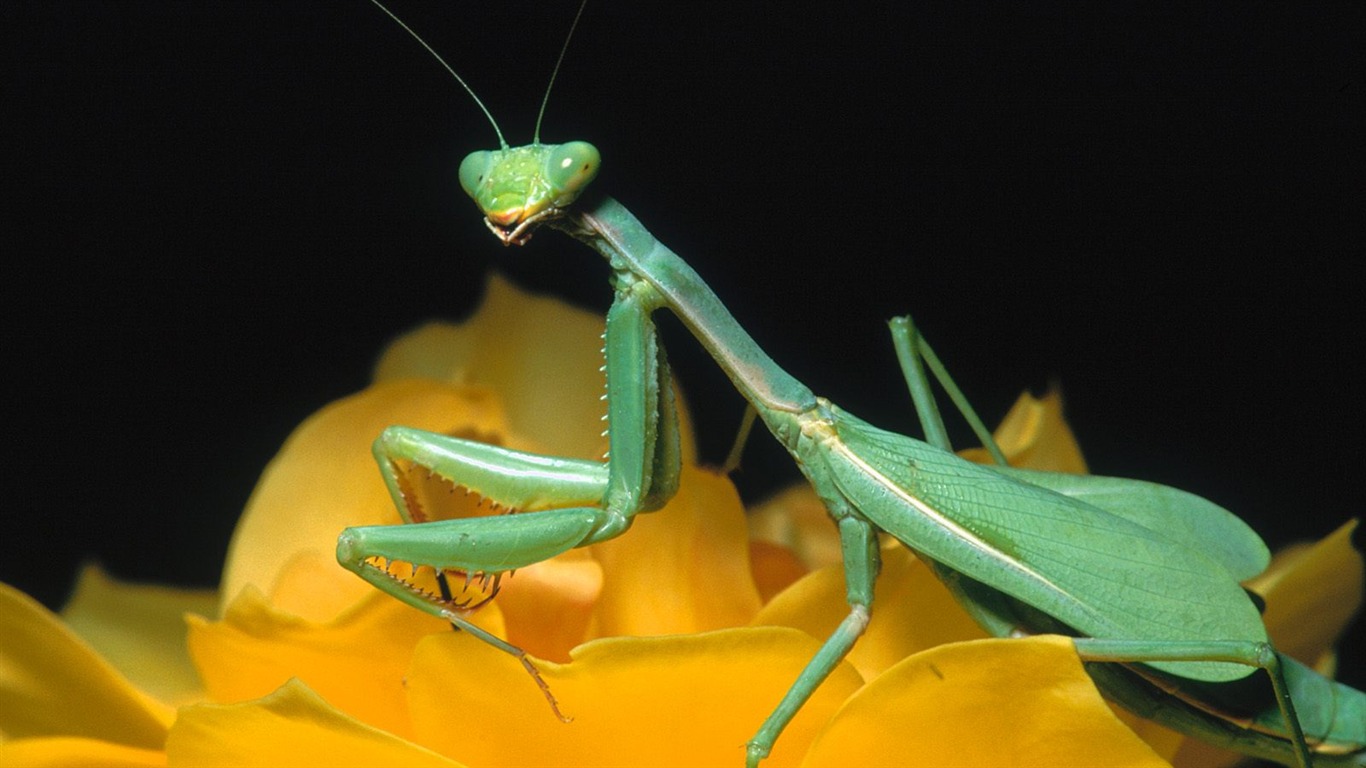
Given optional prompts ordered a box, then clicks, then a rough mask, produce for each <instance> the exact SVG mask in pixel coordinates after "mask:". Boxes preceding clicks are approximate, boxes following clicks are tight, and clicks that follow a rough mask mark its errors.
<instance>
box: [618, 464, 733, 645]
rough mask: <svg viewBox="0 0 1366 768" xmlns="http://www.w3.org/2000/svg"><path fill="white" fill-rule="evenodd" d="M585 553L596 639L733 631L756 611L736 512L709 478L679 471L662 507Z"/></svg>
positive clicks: (727, 486) (724, 489)
mask: <svg viewBox="0 0 1366 768" xmlns="http://www.w3.org/2000/svg"><path fill="white" fill-rule="evenodd" d="M592 552H593V557H594V558H595V559H596V560H597V561H598V562H599V563H601V564H602V568H603V573H604V574H605V575H606V580H605V582H604V584H603V588H602V595H601V597H599V598H598V605H597V614H596V619H597V622H596V628H597V635H598V636H599V637H606V636H612V635H662V634H670V633H678V632H699V631H703V630H708V629H719V628H721V627H734V626H740V625H743V624H745V623H746V622H748V621H749V620H750V619H751V618H752V617H753V616H754V614H755V612H756V611H758V610H759V591H758V589H757V588H756V587H755V586H754V577H753V574H752V572H751V571H750V567H749V541H748V533H747V529H746V526H745V511H744V507H743V506H741V504H740V497H739V495H738V494H737V493H736V492H735V486H734V485H732V484H731V482H730V480H729V479H727V478H724V477H721V476H718V475H716V474H715V473H712V472H707V471H704V470H700V469H696V468H693V467H688V466H684V468H683V478H682V483H681V484H680V486H679V490H678V495H676V496H675V497H674V498H673V500H672V501H670V502H669V503H668V505H667V506H665V507H664V508H663V509H661V510H659V511H657V512H651V513H649V514H643V515H640V516H638V517H637V518H636V520H635V523H634V524H633V525H632V527H631V530H630V532H628V533H627V534H626V535H624V536H621V537H619V538H617V539H613V540H611V541H606V542H603V543H601V544H596V545H594V546H593V548H592Z"/></svg>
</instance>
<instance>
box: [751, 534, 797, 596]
mask: <svg viewBox="0 0 1366 768" xmlns="http://www.w3.org/2000/svg"><path fill="white" fill-rule="evenodd" d="M749 567H750V570H751V571H752V572H753V573H754V586H755V587H757V588H758V590H759V600H760V601H762V602H764V603H767V602H768V601H769V600H772V599H773V598H774V596H776V595H777V594H778V593H780V592H782V591H783V590H784V589H787V588H788V587H790V586H792V585H793V584H796V583H797V580H798V579H800V578H801V577H803V576H805V575H806V573H807V567H806V565H805V564H804V563H803V562H802V561H801V560H799V559H797V556H796V555H794V554H793V553H792V550H790V549H788V548H787V547H783V546H780V545H778V544H774V543H772V542H768V541H763V540H760V539H750V541H749Z"/></svg>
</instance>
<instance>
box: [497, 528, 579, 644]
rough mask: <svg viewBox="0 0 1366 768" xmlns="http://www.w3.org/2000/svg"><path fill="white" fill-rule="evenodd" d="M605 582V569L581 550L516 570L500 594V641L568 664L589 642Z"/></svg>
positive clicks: (506, 581)
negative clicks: (574, 651) (571, 655)
mask: <svg viewBox="0 0 1366 768" xmlns="http://www.w3.org/2000/svg"><path fill="white" fill-rule="evenodd" d="M528 514H535V513H534V512H532V513H528ZM602 580H603V575H602V565H601V564H599V563H598V561H596V560H594V559H592V558H591V557H590V556H589V555H588V553H587V552H585V551H583V550H571V551H569V552H566V553H565V554H563V555H560V556H559V557H555V558H552V559H550V560H547V561H545V562H542V563H536V564H534V565H530V566H527V567H526V568H519V569H517V572H516V573H514V574H511V575H509V576H507V577H505V578H504V579H503V589H502V591H501V592H499V593H498V599H497V604H498V608H499V610H501V611H502V613H503V619H504V622H505V623H506V624H507V635H505V636H504V635H500V637H504V639H506V640H507V641H508V642H510V643H512V644H513V645H516V646H518V647H519V648H521V649H523V650H525V651H526V652H527V653H530V654H531V655H533V656H537V657H539V658H542V659H550V660H552V661H568V660H569V651H570V649H572V648H573V647H574V646H576V645H579V644H580V643H582V642H583V641H584V640H586V639H587V636H588V631H589V626H590V623H591V622H592V620H593V609H594V607H595V606H596V605H597V601H598V596H599V595H600V594H601V593H602Z"/></svg>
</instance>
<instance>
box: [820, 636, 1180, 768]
mask: <svg viewBox="0 0 1366 768" xmlns="http://www.w3.org/2000/svg"><path fill="white" fill-rule="evenodd" d="M803 765H804V766H806V767H807V768H821V767H822V766H850V765H858V766H879V765H887V766H903V765H933V766H937V767H947V766H973V767H974V768H975V767H976V766H984V765H990V766H1009V765H1019V766H1043V765H1047V766H1055V765H1088V766H1091V765H1094V766H1100V765H1104V766H1163V765H1166V763H1165V762H1163V761H1162V759H1161V758H1159V757H1158V756H1157V755H1156V754H1154V753H1153V751H1152V750H1151V749H1149V748H1148V746H1147V745H1146V744H1144V743H1143V742H1142V741H1140V740H1139V739H1138V738H1137V737H1136V736H1134V734H1133V732H1132V731H1130V730H1129V729H1128V728H1126V727H1124V725H1123V724H1121V723H1120V722H1119V721H1118V720H1117V719H1115V717H1114V715H1113V714H1112V713H1111V712H1110V709H1109V707H1107V706H1106V704H1105V702H1104V700H1102V699H1101V697H1100V694H1099V693H1097V692H1096V688H1095V686H1094V685H1092V683H1091V678H1089V677H1087V675H1086V672H1085V671H1084V670H1083V669H1082V666H1081V662H1080V661H1079V660H1078V659H1077V654H1076V652H1075V650H1074V649H1073V647H1072V643H1071V641H1069V640H1068V639H1067V638H1063V637H1057V636H1041V637H1033V638H1029V639H1024V640H996V639H993V640H977V641H973V642H967V643H954V644H951V645H944V646H940V647H938V648H934V649H932V650H929V651H926V652H924V653H920V654H916V655H915V656H912V657H910V658H908V659H906V660H905V661H903V662H902V663H900V664H898V665H897V666H895V667H893V668H892V669H890V670H888V671H887V672H886V673H884V674H883V675H881V676H879V677H878V678H877V679H876V680H873V681H872V682H870V683H869V684H868V685H866V686H864V687H863V689H862V690H860V691H859V692H858V693H856V694H855V695H854V696H853V697H852V698H851V699H850V700H849V701H848V703H846V704H845V705H844V707H843V708H841V709H840V711H839V712H838V713H837V714H836V715H835V717H834V719H833V720H831V722H830V724H829V725H828V726H827V728H826V730H824V731H823V732H822V733H821V734H820V736H819V737H817V739H816V743H815V744H813V745H812V748H811V752H810V754H809V755H808V756H807V760H806V762H805V763H803Z"/></svg>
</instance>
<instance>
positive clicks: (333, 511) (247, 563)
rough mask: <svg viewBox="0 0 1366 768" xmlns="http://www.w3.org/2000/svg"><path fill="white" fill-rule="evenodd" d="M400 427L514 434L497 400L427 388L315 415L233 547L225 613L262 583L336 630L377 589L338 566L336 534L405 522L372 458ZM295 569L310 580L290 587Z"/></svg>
mask: <svg viewBox="0 0 1366 768" xmlns="http://www.w3.org/2000/svg"><path fill="white" fill-rule="evenodd" d="M392 424H403V425H406V426H410V427H417V428H419V429H427V430H431V431H434V432H444V433H459V434H476V433H479V434H500V433H503V432H504V430H505V426H504V422H503V417H502V411H501V407H500V406H499V404H498V401H497V399H496V398H495V397H493V396H492V395H491V394H490V393H488V392H485V391H483V390H477V389H471V388H459V387H454V386H451V385H447V384H441V383H438V382H434V381H424V380H418V379H406V380H401V381H390V382H385V383H382V384H377V385H375V386H373V387H370V388H369V389H366V390H365V391H364V392H361V393H359V394H356V395H352V396H351V397H347V398H343V399H341V400H338V401H336V402H334V403H332V404H331V405H329V406H327V407H326V408H323V409H322V410H321V411H318V412H317V413H315V414H313V415H312V416H310V417H309V418H308V419H307V420H305V421H304V423H303V424H300V425H299V427H298V429H296V430H294V433H293V434H292V435H290V436H289V439H288V440H287V441H286V442H285V444H284V446H283V447H282V448H281V449H280V453H279V454H278V455H276V457H275V458H274V459H273V460H272V461H271V463H270V465H269V466H267V467H266V470H265V473H264V474H263V475H262V476H261V480H260V482H258V483H257V486H256V490H255V491H253V492H252V495H251V499H250V500H249V501H248V502H247V508H246V511H245V512H244V513H243V515H242V520H241V521H240V522H239V523H238V524H237V530H236V531H235V532H234V533H233V539H232V544H231V545H230V546H229V548H228V561H227V564H226V566H225V568H224V572H223V586H222V597H223V601H224V602H223V605H224V606H226V605H227V603H228V602H229V601H231V600H233V599H235V598H236V597H237V595H238V593H240V592H241V591H242V589H243V588H244V587H245V586H247V585H248V584H253V585H255V586H256V587H257V588H258V589H259V590H261V592H262V593H264V594H266V595H268V596H269V597H270V599H271V600H272V602H273V603H274V604H275V606H276V607H277V608H281V609H283V610H286V611H289V612H290V613H293V614H296V615H298V616H302V617H305V618H308V619H312V620H314V621H328V620H330V619H332V618H334V617H336V616H337V615H339V614H340V613H342V612H343V611H344V610H346V609H347V608H348V607H349V606H351V605H353V604H354V603H356V602H357V601H359V600H361V599H363V598H365V596H366V595H368V594H369V593H370V592H371V591H372V590H373V588H372V587H371V586H370V585H368V584H366V583H365V582H364V581H362V580H361V579H358V578H356V577H355V576H354V575H352V574H350V573H347V572H346V571H345V570H343V569H342V568H341V567H340V566H338V565H337V563H336V547H337V535H338V534H339V533H341V531H342V529H343V528H345V527H347V526H351V525H367V524H383V523H393V524H397V523H399V521H400V518H399V516H398V512H397V510H395V509H394V505H393V502H392V501H391V500H390V499H389V495H388V493H387V492H386V491H385V488H384V482H383V480H382V479H381V478H380V474H379V469H378V468H376V466H375V461H374V458H373V457H372V456H371V454H370V444H371V443H372V442H374V439H375V438H376V437H378V436H379V434H380V432H382V431H384V428H385V427H388V426H390V425H392ZM287 567H288V568H301V569H303V570H304V572H307V573H308V574H309V576H308V578H306V579H302V580H298V581H294V582H282V581H281V575H282V573H283V572H284V571H285V570H286V568H287Z"/></svg>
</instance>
